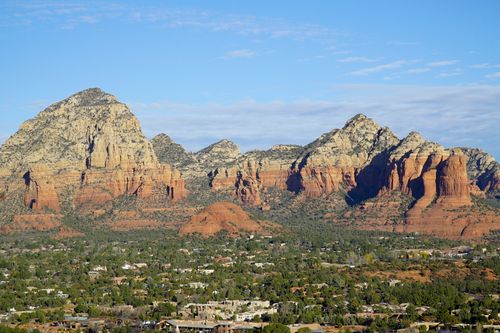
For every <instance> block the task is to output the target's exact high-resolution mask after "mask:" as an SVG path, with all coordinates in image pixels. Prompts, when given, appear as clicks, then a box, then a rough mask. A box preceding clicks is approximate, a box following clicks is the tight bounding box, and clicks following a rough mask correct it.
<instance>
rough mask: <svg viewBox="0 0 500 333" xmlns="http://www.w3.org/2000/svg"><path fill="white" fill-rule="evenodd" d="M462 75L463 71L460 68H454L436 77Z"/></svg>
mask: <svg viewBox="0 0 500 333" xmlns="http://www.w3.org/2000/svg"><path fill="white" fill-rule="evenodd" d="M461 74H463V70H462V69H461V68H454V69H451V70H448V71H442V72H441V73H439V74H438V75H437V77H451V76H457V75H461Z"/></svg>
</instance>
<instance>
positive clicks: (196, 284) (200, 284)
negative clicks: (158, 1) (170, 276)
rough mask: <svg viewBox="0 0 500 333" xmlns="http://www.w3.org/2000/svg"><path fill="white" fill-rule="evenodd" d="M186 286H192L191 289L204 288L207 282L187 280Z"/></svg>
mask: <svg viewBox="0 0 500 333" xmlns="http://www.w3.org/2000/svg"><path fill="white" fill-rule="evenodd" d="M188 286H189V288H193V289H205V288H206V287H208V283H204V282H189V283H188Z"/></svg>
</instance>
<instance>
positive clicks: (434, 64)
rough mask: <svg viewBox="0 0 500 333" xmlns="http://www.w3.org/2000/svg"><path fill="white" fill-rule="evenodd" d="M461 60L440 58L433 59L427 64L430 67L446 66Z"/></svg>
mask: <svg viewBox="0 0 500 333" xmlns="http://www.w3.org/2000/svg"><path fill="white" fill-rule="evenodd" d="M458 62H459V61H458V60H440V61H433V62H429V63H427V66H429V67H444V66H451V65H455V64H457V63H458Z"/></svg>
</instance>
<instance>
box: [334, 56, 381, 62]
mask: <svg viewBox="0 0 500 333" xmlns="http://www.w3.org/2000/svg"><path fill="white" fill-rule="evenodd" d="M377 61H380V59H375V58H368V57H347V58H342V59H338V60H337V62H347V63H351V62H377Z"/></svg>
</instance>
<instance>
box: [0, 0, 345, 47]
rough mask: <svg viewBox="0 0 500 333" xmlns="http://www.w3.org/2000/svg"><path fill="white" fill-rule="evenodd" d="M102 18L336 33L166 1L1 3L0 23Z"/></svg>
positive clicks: (62, 23)
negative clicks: (153, 3) (158, 3)
mask: <svg viewBox="0 0 500 333" xmlns="http://www.w3.org/2000/svg"><path fill="white" fill-rule="evenodd" d="M104 21H106V22H109V21H121V22H128V23H132V24H137V23H149V24H154V25H157V26H159V27H163V28H168V29H178V28H187V29H203V30H209V31H213V32H228V33H234V34H239V35H251V36H259V37H268V38H289V39H295V40H306V39H316V40H322V41H324V42H325V43H326V42H331V41H332V40H335V38H336V37H338V36H339V33H338V32H336V31H334V30H332V29H328V28H325V27H322V26H320V25H315V24H297V23H294V22H288V21H286V20H282V19H276V18H270V17H257V16H252V15H230V14H223V13H220V12H214V11H206V10H200V9H179V8H174V7H169V6H168V5H164V6H148V5H146V4H142V3H140V4H138V3H130V4H125V3H122V2H111V1H110V2H80V3H74V2H57V1H46V2H43V1H40V2H35V3H24V2H17V1H14V2H7V3H0V27H12V26H20V25H22V26H35V25H39V24H49V25H53V26H56V27H58V28H60V29H74V28H76V27H77V26H80V25H88V24H96V23H99V22H104Z"/></svg>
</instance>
